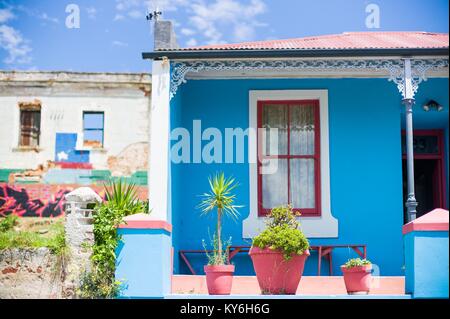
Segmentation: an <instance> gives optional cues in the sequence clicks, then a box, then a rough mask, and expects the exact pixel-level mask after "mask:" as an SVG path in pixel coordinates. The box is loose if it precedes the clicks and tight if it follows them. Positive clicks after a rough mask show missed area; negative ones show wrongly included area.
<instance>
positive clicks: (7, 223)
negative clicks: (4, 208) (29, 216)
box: [0, 215, 19, 232]
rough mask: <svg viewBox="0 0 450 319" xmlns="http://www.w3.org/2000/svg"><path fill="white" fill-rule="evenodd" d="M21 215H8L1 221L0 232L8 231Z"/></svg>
mask: <svg viewBox="0 0 450 319" xmlns="http://www.w3.org/2000/svg"><path fill="white" fill-rule="evenodd" d="M18 219H19V217H18V216H17V215H8V216H6V217H5V218H3V219H2V220H1V221H0V232H6V231H8V230H10V229H13V227H14V226H16V225H17V221H18Z"/></svg>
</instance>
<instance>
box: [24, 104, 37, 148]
mask: <svg viewBox="0 0 450 319" xmlns="http://www.w3.org/2000/svg"><path fill="white" fill-rule="evenodd" d="M40 128H41V111H40V110H28V109H21V110H20V141H19V145H20V146H29V147H37V146H39V135H40V133H41V132H40Z"/></svg>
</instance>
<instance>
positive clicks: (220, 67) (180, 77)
mask: <svg viewBox="0 0 450 319" xmlns="http://www.w3.org/2000/svg"><path fill="white" fill-rule="evenodd" d="M446 68H448V58H431V59H425V58H418V59H411V69H412V77H413V89H414V92H416V91H417V89H418V87H419V84H420V83H421V82H422V81H426V80H427V72H428V71H431V70H435V71H436V70H442V69H446ZM172 70H173V72H172V74H171V81H170V98H171V99H172V98H173V97H174V96H175V94H176V92H177V90H178V87H179V86H180V85H181V84H182V83H186V75H187V74H188V73H199V72H203V71H207V72H209V71H245V72H247V71H251V72H254V71H261V70H264V71H277V72H279V71H295V70H302V71H304V70H305V71H307V72H309V74H310V73H312V72H313V73H314V72H316V73H317V74H320V73H323V72H324V71H333V72H343V73H345V72H348V70H354V71H358V72H360V71H361V72H363V73H364V72H366V73H367V70H372V71H376V72H379V71H382V72H386V73H387V74H389V75H388V78H389V81H392V82H394V83H395V84H397V88H398V90H399V92H400V93H401V94H402V95H404V62H403V59H401V58H388V59H381V58H374V59H286V60H263V59H260V60H224V61H221V60H208V61H176V62H172Z"/></svg>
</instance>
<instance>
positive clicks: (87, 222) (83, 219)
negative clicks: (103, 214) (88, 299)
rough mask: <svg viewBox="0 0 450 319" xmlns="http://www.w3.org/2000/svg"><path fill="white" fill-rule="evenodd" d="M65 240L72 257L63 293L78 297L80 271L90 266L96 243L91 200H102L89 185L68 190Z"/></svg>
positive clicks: (92, 201) (94, 201)
mask: <svg viewBox="0 0 450 319" xmlns="http://www.w3.org/2000/svg"><path fill="white" fill-rule="evenodd" d="M65 199H66V201H67V204H66V210H65V215H66V223H65V226H64V227H65V233H66V243H67V246H68V247H69V259H68V263H67V265H66V278H65V280H64V288H63V297H65V298H68V297H75V294H76V289H77V287H78V286H79V280H80V275H81V274H82V272H84V271H89V270H90V257H91V249H89V248H88V246H92V244H93V243H94V234H93V225H92V222H93V220H92V213H93V211H92V209H90V208H88V206H89V204H92V205H94V204H96V203H100V202H102V199H101V197H100V196H99V195H98V194H97V193H96V192H95V191H93V190H92V189H91V188H89V187H80V188H77V189H76V190H74V191H72V192H70V193H69V194H66V196H65Z"/></svg>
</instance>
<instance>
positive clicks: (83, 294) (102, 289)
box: [78, 270, 120, 299]
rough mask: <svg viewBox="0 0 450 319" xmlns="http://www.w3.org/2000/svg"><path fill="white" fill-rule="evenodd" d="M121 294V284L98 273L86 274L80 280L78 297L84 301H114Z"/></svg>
mask: <svg viewBox="0 0 450 319" xmlns="http://www.w3.org/2000/svg"><path fill="white" fill-rule="evenodd" d="M119 292H120V282H118V281H112V282H111V280H110V279H109V278H106V277H105V276H103V275H102V274H100V273H99V272H98V271H96V270H94V271H92V272H84V273H83V274H82V276H81V278H80V287H79V291H78V297H80V298H83V299H105V298H106V299H112V298H115V297H116V296H117V295H118V294H119Z"/></svg>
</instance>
